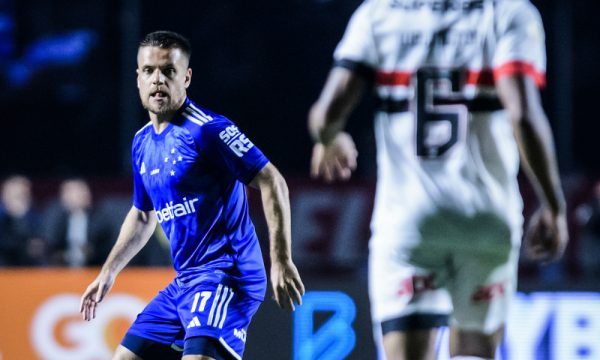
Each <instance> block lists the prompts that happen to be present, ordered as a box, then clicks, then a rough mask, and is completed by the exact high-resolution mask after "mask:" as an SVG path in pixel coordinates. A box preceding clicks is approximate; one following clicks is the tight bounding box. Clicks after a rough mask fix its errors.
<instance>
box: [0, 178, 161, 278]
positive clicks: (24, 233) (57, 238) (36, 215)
mask: <svg viewBox="0 0 600 360" xmlns="http://www.w3.org/2000/svg"><path fill="white" fill-rule="evenodd" d="M38 205H39V204H37V203H36V201H35V199H34V198H33V192H32V182H31V180H30V179H28V178H27V177H25V176H22V175H13V176H9V177H8V178H6V179H5V180H4V182H3V183H2V188H1V198H0V266H3V267H17V266H68V267H75V268H76V267H85V266H100V265H102V263H103V262H104V260H105V259H106V257H107V256H108V253H109V252H110V249H111V247H112V245H113V244H114V242H115V240H116V238H117V235H118V232H119V228H120V224H121V221H122V219H123V217H124V216H125V214H126V213H127V211H128V209H129V208H130V207H131V202H130V201H129V199H122V198H118V197H115V198H105V199H102V200H101V201H98V202H94V199H93V197H92V192H91V190H90V186H89V184H88V182H87V181H86V180H84V179H82V178H69V179H66V180H64V181H62V182H61V184H60V186H59V191H58V194H57V195H56V199H54V200H51V201H49V202H48V203H47V204H45V206H43V207H38ZM168 248H169V245H168V242H167V240H166V238H165V236H164V234H163V233H162V231H161V230H160V228H157V231H156V232H155V234H154V236H153V237H152V238H151V239H150V241H149V243H148V245H147V246H146V247H145V248H144V249H143V250H142V252H140V253H139V254H138V255H137V256H136V257H135V258H134V260H133V261H132V262H131V264H132V265H133V266H136V265H137V266H161V265H168V264H169V263H170V257H169V250H168Z"/></svg>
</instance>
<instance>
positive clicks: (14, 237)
mask: <svg viewBox="0 0 600 360" xmlns="http://www.w3.org/2000/svg"><path fill="white" fill-rule="evenodd" d="M32 203H33V201H32V194H31V181H30V180H29V179H28V178H26V177H25V176H22V175H13V176H10V177H8V178H7V179H6V180H5V181H4V182H3V184H2V199H1V204H0V266H38V265H44V264H46V257H45V254H46V242H45V241H44V240H43V239H42V238H41V236H40V234H39V233H38V230H39V228H40V227H39V225H40V217H39V214H38V213H37V212H36V211H35V210H34V209H33V206H32Z"/></svg>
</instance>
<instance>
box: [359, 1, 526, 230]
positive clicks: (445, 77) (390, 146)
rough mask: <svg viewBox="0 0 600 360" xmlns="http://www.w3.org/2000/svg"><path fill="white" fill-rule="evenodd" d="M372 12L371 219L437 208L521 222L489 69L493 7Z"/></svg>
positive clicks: (402, 4)
mask: <svg viewBox="0 0 600 360" xmlns="http://www.w3.org/2000/svg"><path fill="white" fill-rule="evenodd" d="M371 16H373V22H372V26H373V29H372V31H373V39H374V47H375V48H376V49H377V51H376V53H377V54H378V56H379V58H378V59H377V62H378V64H379V66H378V69H377V72H376V77H375V90H376V96H377V98H378V101H379V107H380V108H379V110H380V111H378V113H377V116H376V123H375V129H376V137H377V147H378V165H379V183H378V194H377V207H376V216H377V217H380V218H387V217H389V216H390V215H388V214H390V213H395V214H396V215H398V212H400V213H401V214H402V213H403V212H405V213H407V214H405V215H406V217H407V218H411V217H414V216H419V214H421V215H422V216H424V215H425V214H430V213H432V212H435V211H438V210H440V209H442V210H443V211H448V210H450V211H453V212H457V213H459V214H463V215H465V216H472V215H473V214H475V213H477V212H494V213H497V214H498V215H499V216H501V217H503V218H505V221H507V222H511V223H518V222H519V220H518V219H517V217H518V213H519V210H520V207H521V203H520V199H518V189H517V185H516V174H517V171H518V152H517V148H516V144H515V142H514V138H513V132H512V127H511V126H512V125H511V124H510V122H509V119H508V118H507V117H506V116H505V113H504V111H502V107H501V105H500V102H499V100H498V98H497V95H496V92H495V88H494V78H493V73H492V63H491V62H492V57H493V51H494V49H493V46H494V36H495V32H494V23H495V20H494V16H495V8H494V4H493V2H492V1H482V0H471V1H435V0H433V1H413V0H389V1H379V2H378V6H377V7H375V8H374V9H373V10H372V14H371ZM382 209H383V210H382ZM390 209H396V210H397V211H394V212H390ZM408 213H410V214H408ZM509 218H512V219H509ZM376 220H377V219H375V221H376ZM384 221H385V220H384Z"/></svg>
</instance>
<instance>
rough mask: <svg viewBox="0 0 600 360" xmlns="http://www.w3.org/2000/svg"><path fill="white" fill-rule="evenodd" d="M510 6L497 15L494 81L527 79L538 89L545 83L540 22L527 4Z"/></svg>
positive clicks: (543, 51)
mask: <svg viewBox="0 0 600 360" xmlns="http://www.w3.org/2000/svg"><path fill="white" fill-rule="evenodd" d="M505 3H509V4H510V3H512V4H511V5H510V6H511V8H509V9H505V11H500V12H499V14H498V19H497V22H498V28H497V31H498V38H497V45H496V51H495V54H494V59H493V67H494V77H495V78H496V80H497V79H499V78H501V77H503V76H507V75H515V74H523V75H528V76H530V77H532V78H533V80H535V82H536V84H537V85H538V86H540V87H542V86H544V85H545V83H546V48H545V36H544V27H543V25H542V20H541V17H540V14H539V13H538V11H537V9H536V8H535V7H534V6H533V5H532V4H531V3H530V2H529V1H514V2H505Z"/></svg>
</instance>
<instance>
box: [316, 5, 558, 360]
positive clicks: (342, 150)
mask: <svg viewBox="0 0 600 360" xmlns="http://www.w3.org/2000/svg"><path fill="white" fill-rule="evenodd" d="M334 60H335V65H334V67H333V69H332V70H331V72H330V73H329V76H328V78H327V81H326V83H325V85H324V88H323V90H322V92H321V95H320V97H319V99H318V100H317V102H316V103H315V104H314V105H313V107H312V108H311V111H310V114H309V129H310V133H311V135H312V137H313V138H314V140H315V142H316V143H315V145H314V148H313V157H312V164H311V166H312V169H311V172H312V174H313V176H315V177H322V178H324V179H325V180H327V181H334V180H337V179H341V180H345V179H348V178H349V177H350V175H351V173H352V171H353V170H354V168H355V167H356V155H357V152H356V149H355V146H354V143H353V140H352V138H351V136H350V135H349V134H348V133H346V132H344V131H343V129H344V126H345V124H346V120H347V118H348V116H349V114H350V113H351V111H352V109H353V107H354V106H355V104H356V103H357V102H358V100H359V99H360V97H361V94H362V93H363V91H364V90H365V89H366V88H368V87H369V86H370V85H371V84H373V83H374V84H373V85H374V88H375V96H376V97H377V103H378V105H377V106H378V109H377V113H376V116H375V125H374V127H375V132H376V134H375V136H376V143H377V164H378V181H377V192H376V198H375V209H374V213H373V218H372V223H371V229H372V237H371V240H370V265H369V272H370V274H369V293H370V300H371V307H372V309H371V310H372V319H373V324H374V332H375V337H376V342H377V343H378V344H382V345H383V349H384V352H385V355H387V359H388V360H396V359H408V360H417V359H433V358H434V357H435V356H436V355H435V340H436V333H437V329H438V328H439V327H440V326H444V325H449V326H450V329H451V331H450V353H451V356H452V357H453V359H492V358H494V355H495V352H496V348H497V345H498V343H499V341H500V340H501V337H502V335H503V329H504V324H505V320H506V314H507V308H508V305H509V302H510V299H511V298H512V296H513V294H514V292H515V289H516V276H517V262H518V254H519V247H520V242H521V237H522V226H523V218H522V207H523V205H522V200H521V197H520V194H519V189H518V185H517V172H518V169H519V155H520V157H521V159H522V164H523V166H524V169H525V170H526V173H527V175H528V177H529V179H530V180H531V182H532V184H533V185H534V187H535V189H536V193H537V196H538V198H539V201H540V208H539V209H538V210H537V212H536V213H535V215H534V217H533V218H532V220H531V227H530V229H529V231H528V232H527V234H526V236H525V242H524V245H525V250H526V251H527V253H529V254H530V255H531V256H532V257H533V258H535V259H539V260H543V261H549V260H552V259H554V258H556V257H558V256H560V255H561V254H562V253H563V251H564V248H565V246H566V244H567V241H568V236H567V230H566V223H565V200H564V197H563V193H562V190H561V184H560V179H559V174H558V170H557V164H556V158H555V153H554V150H553V146H554V144H553V138H552V133H551V130H550V128H549V124H548V121H547V119H546V116H545V114H544V111H543V109H542V106H541V103H540V96H539V90H538V88H540V87H542V86H543V85H544V80H545V77H544V73H545V62H546V59H545V47H544V32H543V28H542V23H541V20H540V16H539V14H538V12H537V10H536V9H535V8H534V7H533V5H532V4H531V3H530V2H529V1H528V0H510V1H509V0H497V1H492V0H450V1H446V0H444V1H442V0H431V1H417V0H367V1H365V2H363V3H362V4H361V5H360V7H359V8H358V9H357V10H356V11H355V13H354V14H353V16H352V18H351V20H350V22H349V24H348V27H347V29H346V32H345V34H344V36H343V38H342V40H341V42H340V43H339V44H338V46H337V48H336V50H335V53H334Z"/></svg>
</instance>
